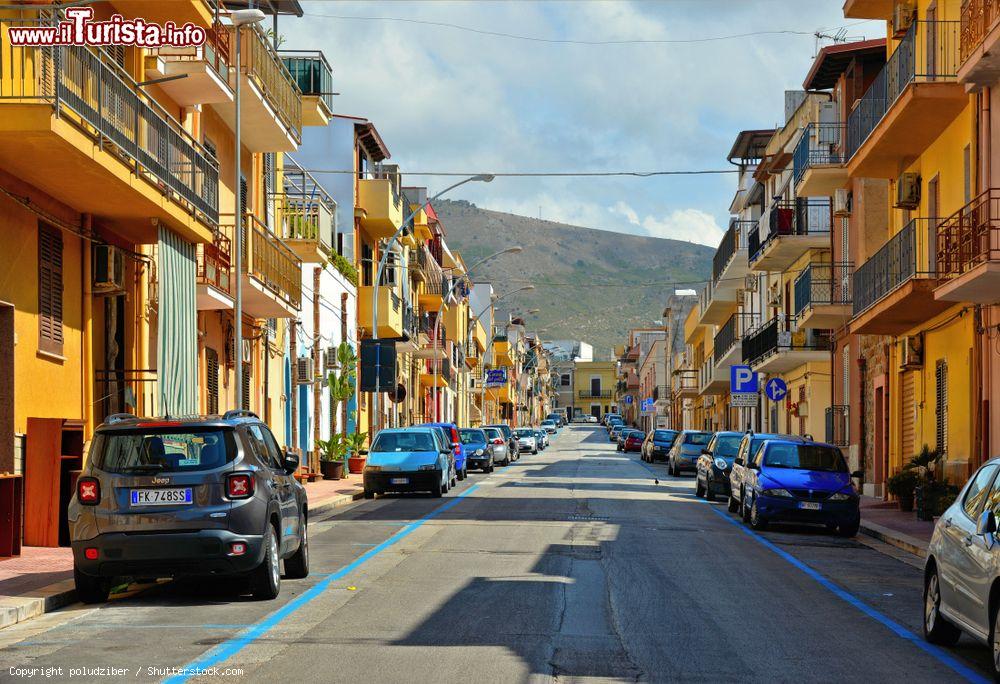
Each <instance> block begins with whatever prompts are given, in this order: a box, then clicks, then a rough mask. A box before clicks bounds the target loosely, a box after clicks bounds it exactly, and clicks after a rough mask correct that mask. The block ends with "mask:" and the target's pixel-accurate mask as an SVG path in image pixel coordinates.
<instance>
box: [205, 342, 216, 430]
mask: <svg viewBox="0 0 1000 684" xmlns="http://www.w3.org/2000/svg"><path fill="white" fill-rule="evenodd" d="M218 412H219V352H217V351H215V350H214V349H211V348H206V349H205V413H208V414H210V415H214V414H217V413H218Z"/></svg>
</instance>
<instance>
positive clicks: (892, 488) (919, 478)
mask: <svg viewBox="0 0 1000 684" xmlns="http://www.w3.org/2000/svg"><path fill="white" fill-rule="evenodd" d="M923 482H924V476H923V475H921V474H920V473H919V472H917V471H916V470H915V469H913V468H904V469H903V470H900V471H899V472H898V473H896V474H895V475H893V476H892V477H890V478H889V479H888V480H886V483H885V486H886V488H887V489H888V490H889V493H890V494H892V495H893V496H913V490H914V488H916V487H917V486H919V485H921V484H922V483H923Z"/></svg>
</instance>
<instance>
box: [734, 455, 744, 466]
mask: <svg viewBox="0 0 1000 684" xmlns="http://www.w3.org/2000/svg"><path fill="white" fill-rule="evenodd" d="M733 463H735V464H736V465H743V458H742V457H741V456H737V457H736V458H734V459H733Z"/></svg>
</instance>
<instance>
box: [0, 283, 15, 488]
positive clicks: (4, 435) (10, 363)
mask: <svg viewBox="0 0 1000 684" xmlns="http://www.w3.org/2000/svg"><path fill="white" fill-rule="evenodd" d="M0 472H6V473H12V472H14V307H13V305H11V304H7V303H6V302H0Z"/></svg>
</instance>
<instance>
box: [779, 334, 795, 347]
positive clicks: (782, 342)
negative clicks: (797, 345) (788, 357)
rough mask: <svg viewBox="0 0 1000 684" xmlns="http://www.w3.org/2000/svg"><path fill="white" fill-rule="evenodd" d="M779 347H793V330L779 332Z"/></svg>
mask: <svg viewBox="0 0 1000 684" xmlns="http://www.w3.org/2000/svg"><path fill="white" fill-rule="evenodd" d="M778 346H779V347H791V346H792V331H791V330H779V331H778Z"/></svg>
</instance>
